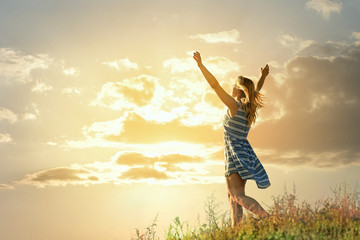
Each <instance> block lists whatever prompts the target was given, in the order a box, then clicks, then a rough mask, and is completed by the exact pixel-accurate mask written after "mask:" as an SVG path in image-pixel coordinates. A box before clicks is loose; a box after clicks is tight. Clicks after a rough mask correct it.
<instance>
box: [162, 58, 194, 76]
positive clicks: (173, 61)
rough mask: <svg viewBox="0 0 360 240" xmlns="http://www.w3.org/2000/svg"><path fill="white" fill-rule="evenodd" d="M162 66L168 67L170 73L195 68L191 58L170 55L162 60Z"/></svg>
mask: <svg viewBox="0 0 360 240" xmlns="http://www.w3.org/2000/svg"><path fill="white" fill-rule="evenodd" d="M163 67H164V68H168V67H169V68H170V69H171V73H177V72H187V71H195V70H197V69H196V68H197V66H196V62H195V60H193V59H192V58H176V57H172V58H170V59H167V60H165V61H164V62H163Z"/></svg>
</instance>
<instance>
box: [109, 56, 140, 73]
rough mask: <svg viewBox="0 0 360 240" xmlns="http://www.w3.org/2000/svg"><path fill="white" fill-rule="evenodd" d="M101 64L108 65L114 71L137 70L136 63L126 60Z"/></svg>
mask: <svg viewBox="0 0 360 240" xmlns="http://www.w3.org/2000/svg"><path fill="white" fill-rule="evenodd" d="M103 64H105V65H108V66H110V67H112V68H115V69H116V70H118V71H120V70H123V69H124V70H132V69H135V70H136V69H138V68H139V66H138V64H137V63H134V62H131V61H130V60H129V59H128V58H124V59H119V60H116V61H113V62H103Z"/></svg>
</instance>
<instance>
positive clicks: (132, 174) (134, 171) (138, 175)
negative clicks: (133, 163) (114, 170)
mask: <svg viewBox="0 0 360 240" xmlns="http://www.w3.org/2000/svg"><path fill="white" fill-rule="evenodd" d="M119 178H129V179H135V180H138V179H144V178H155V179H168V178H169V176H168V175H166V173H164V172H160V171H158V170H156V169H154V168H151V167H138V168H131V169H130V170H128V171H126V172H124V173H122V174H121V176H120V177H119Z"/></svg>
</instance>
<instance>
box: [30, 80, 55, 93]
mask: <svg viewBox="0 0 360 240" xmlns="http://www.w3.org/2000/svg"><path fill="white" fill-rule="evenodd" d="M51 89H53V87H52V86H50V85H47V84H46V83H44V82H39V81H36V83H35V85H34V86H33V87H32V88H31V91H32V92H39V93H42V92H46V91H50V90H51Z"/></svg>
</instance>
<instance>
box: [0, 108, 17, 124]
mask: <svg viewBox="0 0 360 240" xmlns="http://www.w3.org/2000/svg"><path fill="white" fill-rule="evenodd" d="M2 120H6V121H8V122H10V123H12V124H13V123H15V122H16V121H17V120H18V117H17V115H16V114H15V113H14V112H13V111H11V110H9V109H7V108H3V107H0V121H2Z"/></svg>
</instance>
